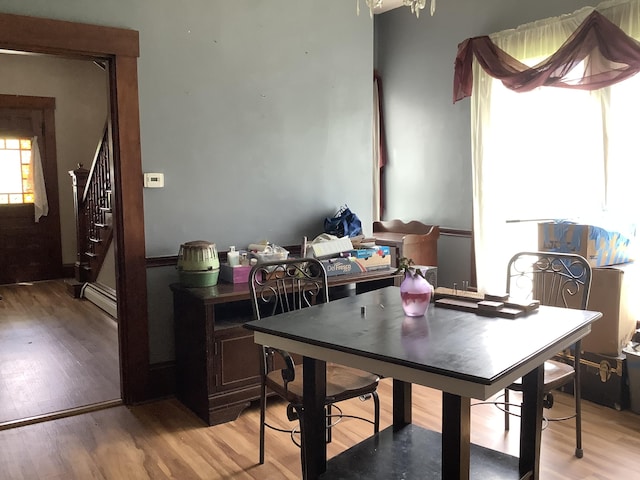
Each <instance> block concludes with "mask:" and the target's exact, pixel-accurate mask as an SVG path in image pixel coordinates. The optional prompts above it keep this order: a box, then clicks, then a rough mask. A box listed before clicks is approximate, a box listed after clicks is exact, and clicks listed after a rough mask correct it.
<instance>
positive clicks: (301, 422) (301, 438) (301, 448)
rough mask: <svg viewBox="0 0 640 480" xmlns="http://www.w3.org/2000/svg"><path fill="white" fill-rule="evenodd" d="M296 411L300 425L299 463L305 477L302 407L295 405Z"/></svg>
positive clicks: (305, 463)
mask: <svg viewBox="0 0 640 480" xmlns="http://www.w3.org/2000/svg"><path fill="white" fill-rule="evenodd" d="M295 409H296V412H297V414H298V424H299V426H300V465H301V466H302V478H307V462H306V459H305V457H304V452H305V448H304V437H305V432H304V421H303V418H302V416H303V415H304V410H303V408H302V407H300V408H298V407H295Z"/></svg>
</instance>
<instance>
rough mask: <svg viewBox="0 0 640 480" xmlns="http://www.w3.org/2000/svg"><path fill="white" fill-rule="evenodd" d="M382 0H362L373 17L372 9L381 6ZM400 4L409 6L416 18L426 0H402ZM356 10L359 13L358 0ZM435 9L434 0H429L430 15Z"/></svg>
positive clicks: (357, 0) (358, 0) (424, 5)
mask: <svg viewBox="0 0 640 480" xmlns="http://www.w3.org/2000/svg"><path fill="white" fill-rule="evenodd" d="M382 2H383V0H364V3H365V4H366V5H367V7H369V15H370V16H371V18H373V10H374V9H376V8H382ZM402 4H403V5H405V6H407V7H411V13H414V14H415V16H416V18H418V17H420V10H422V9H423V8H424V7H426V5H427V0H402ZM356 10H357V12H358V15H360V0H356ZM435 11H436V0H431V8H430V13H431V16H433V14H434V13H435Z"/></svg>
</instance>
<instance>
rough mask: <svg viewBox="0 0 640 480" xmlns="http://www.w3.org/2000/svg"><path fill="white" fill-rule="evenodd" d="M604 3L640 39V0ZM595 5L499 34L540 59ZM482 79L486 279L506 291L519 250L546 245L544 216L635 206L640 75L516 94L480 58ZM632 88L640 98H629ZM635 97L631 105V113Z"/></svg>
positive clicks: (501, 42) (476, 69)
mask: <svg viewBox="0 0 640 480" xmlns="http://www.w3.org/2000/svg"><path fill="white" fill-rule="evenodd" d="M596 9H597V10H598V11H599V12H600V13H602V14H603V15H604V16H605V17H607V18H608V19H609V20H611V21H613V22H614V23H615V24H616V25H618V26H620V27H621V28H622V29H623V30H624V31H625V32H626V33H627V34H628V35H631V36H633V37H634V38H636V39H638V38H640V35H639V33H640V1H638V0H633V1H629V0H626V1H620V0H618V1H609V2H605V3H602V4H600V5H599V6H597V7H596ZM592 11H593V8H584V9H581V10H579V11H577V12H574V13H572V14H568V15H563V16H561V17H555V18H550V19H545V20H540V21H537V22H533V23H531V24H527V25H523V26H520V27H518V28H516V29H513V30H508V31H504V32H500V33H497V34H494V35H491V39H492V40H493V42H494V43H496V44H497V45H498V46H499V47H500V48H502V49H503V50H505V51H506V52H507V53H509V54H510V55H512V56H514V57H515V58H517V59H518V60H520V61H522V62H523V63H526V64H528V65H535V64H537V63H539V62H540V61H541V60H542V59H544V58H546V57H548V56H549V55H551V54H552V53H554V52H555V51H556V50H558V48H559V47H560V46H561V45H562V43H563V42H564V41H565V40H566V39H567V38H568V37H569V36H570V35H571V33H572V32H573V31H574V30H576V29H577V28H578V26H579V25H580V24H581V23H582V21H583V20H584V19H585V18H586V17H587V16H588V15H589V14H590V13H591V12H592ZM576 68H578V69H582V68H588V66H582V65H581V66H578V67H576ZM473 78H474V83H473V95H472V97H471V131H472V162H473V198H474V202H473V203H474V206H473V208H474V211H473V213H474V234H475V248H476V271H477V278H478V287H479V289H480V290H481V291H494V292H500V291H502V290H504V288H505V269H506V264H507V261H508V259H509V257H510V256H511V255H512V254H514V253H516V252H517V251H520V250H529V249H531V250H535V249H537V221H536V220H541V219H557V218H594V216H595V215H600V214H602V212H603V211H606V210H608V209H611V208H612V207H614V206H616V207H621V206H623V205H624V206H625V208H626V206H627V205H629V203H628V202H629V189H628V188H626V187H627V186H630V183H629V182H630V180H629V175H628V171H629V170H630V167H629V162H634V163H635V161H636V158H637V156H638V155H634V154H635V151H637V150H638V149H637V147H634V148H633V149H630V147H631V144H632V142H633V138H634V135H636V136H637V134H633V135H631V133H630V131H629V129H633V126H632V125H629V121H630V120H634V121H633V123H636V122H637V120H636V118H637V115H638V114H639V113H638V112H640V108H639V107H640V105H638V103H637V101H640V88H635V89H634V88H633V87H629V85H630V84H631V83H632V82H634V83H635V82H638V83H636V85H637V86H638V87H640V81H638V80H636V79H635V78H632V79H631V80H627V82H623V83H621V84H618V85H616V86H613V87H610V88H607V89H601V90H599V91H594V92H586V91H579V90H567V89H561V88H552V87H547V88H544V87H543V88H539V89H537V90H534V91H532V92H528V93H515V92H512V91H510V90H508V89H507V88H505V87H504V86H503V85H502V83H501V82H500V81H499V80H495V79H494V78H492V77H490V76H489V75H487V74H486V73H485V72H484V70H483V69H482V68H481V67H480V66H479V65H478V63H477V62H475V61H474V66H473ZM625 83H626V84H627V85H626V86H624V87H623V85H625ZM622 88H626V90H622ZM618 89H620V90H619V91H617V90H618ZM629 96H632V97H633V98H634V99H637V100H634V101H633V102H629ZM626 105H631V106H630V107H629V108H625V109H624V110H625V112H623V109H622V108H621V107H623V106H626ZM627 115H632V116H629V117H627ZM620 125H624V128H621V127H620ZM632 165H633V163H632ZM633 168H635V167H633ZM625 182H626V183H625ZM621 190H622V191H621ZM632 190H633V189H632ZM635 190H638V189H637V187H636V188H635ZM613 192H615V193H613ZM634 195H635V196H636V197H635V198H636V200H638V199H640V195H637V193H635V192H634ZM635 205H638V203H637V202H636V203H635ZM621 215H622V216H624V213H621Z"/></svg>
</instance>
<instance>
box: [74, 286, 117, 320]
mask: <svg viewBox="0 0 640 480" xmlns="http://www.w3.org/2000/svg"><path fill="white" fill-rule="evenodd" d="M80 298H86V299H87V300H89V301H90V302H91V303H93V304H94V305H96V306H97V307H98V308H100V309H102V310H104V311H105V312H107V313H108V314H109V315H111V316H112V317H113V318H115V319H117V318H118V301H117V296H116V291H115V290H114V289H113V288H110V287H107V286H106V285H102V284H101V283H85V284H84V287H82V291H81V292H80Z"/></svg>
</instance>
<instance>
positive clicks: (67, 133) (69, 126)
mask: <svg viewBox="0 0 640 480" xmlns="http://www.w3.org/2000/svg"><path fill="white" fill-rule="evenodd" d="M0 93H2V94H9V95H30V96H39V97H53V98H55V99H56V110H55V122H56V125H55V126H56V150H57V151H56V156H57V163H58V179H57V181H58V192H59V201H60V229H61V240H62V262H63V263H64V264H67V265H73V264H74V263H75V261H76V220H75V215H74V212H73V189H72V180H71V177H70V176H69V173H68V172H69V170H74V169H75V168H77V167H78V163H82V164H84V167H85V168H90V167H91V162H92V161H93V157H94V155H95V152H96V147H97V146H98V144H99V143H100V141H101V140H102V132H103V129H104V125H105V122H106V120H107V108H108V101H107V98H108V96H107V95H108V90H107V74H106V72H105V71H104V70H102V69H100V68H99V67H97V66H96V65H95V64H94V63H93V62H90V61H81V60H71V59H64V58H60V57H50V56H44V55H43V56H33V55H13V54H0Z"/></svg>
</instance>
